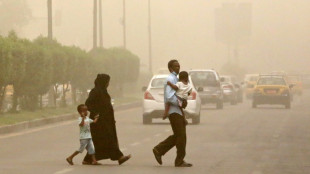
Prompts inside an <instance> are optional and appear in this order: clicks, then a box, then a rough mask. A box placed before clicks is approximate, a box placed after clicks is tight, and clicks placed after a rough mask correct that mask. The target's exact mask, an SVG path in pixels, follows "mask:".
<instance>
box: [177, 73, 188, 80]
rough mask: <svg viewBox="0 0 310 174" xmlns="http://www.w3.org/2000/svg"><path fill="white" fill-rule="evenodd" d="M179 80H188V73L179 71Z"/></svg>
mask: <svg viewBox="0 0 310 174" xmlns="http://www.w3.org/2000/svg"><path fill="white" fill-rule="evenodd" d="M179 80H180V81H182V80H188V73H187V72H186V71H181V72H180V74H179Z"/></svg>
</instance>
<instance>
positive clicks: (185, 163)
mask: <svg viewBox="0 0 310 174" xmlns="http://www.w3.org/2000/svg"><path fill="white" fill-rule="evenodd" d="M192 166H193V164H190V163H187V162H185V161H184V162H183V163H182V164H180V165H175V167H192Z"/></svg>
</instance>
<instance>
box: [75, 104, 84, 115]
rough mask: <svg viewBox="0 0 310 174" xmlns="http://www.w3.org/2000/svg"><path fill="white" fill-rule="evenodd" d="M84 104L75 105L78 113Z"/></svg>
mask: <svg viewBox="0 0 310 174" xmlns="http://www.w3.org/2000/svg"><path fill="white" fill-rule="evenodd" d="M84 106H86V105H85V104H79V105H78V106H77V108H76V109H77V111H78V112H79V113H80V112H81V110H82V108H83V107H84Z"/></svg>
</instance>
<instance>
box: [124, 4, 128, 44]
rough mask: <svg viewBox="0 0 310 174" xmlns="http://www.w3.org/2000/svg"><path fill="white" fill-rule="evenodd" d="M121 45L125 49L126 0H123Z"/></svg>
mask: <svg viewBox="0 0 310 174" xmlns="http://www.w3.org/2000/svg"><path fill="white" fill-rule="evenodd" d="M123 42H124V43H123V45H124V48H125V49H126V47H127V46H126V1H125V0H123Z"/></svg>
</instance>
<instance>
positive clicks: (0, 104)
mask: <svg viewBox="0 0 310 174" xmlns="http://www.w3.org/2000/svg"><path fill="white" fill-rule="evenodd" d="M5 91H6V86H4V87H1V91H0V113H2V109H3V108H2V107H3V101H4V99H5Z"/></svg>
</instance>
